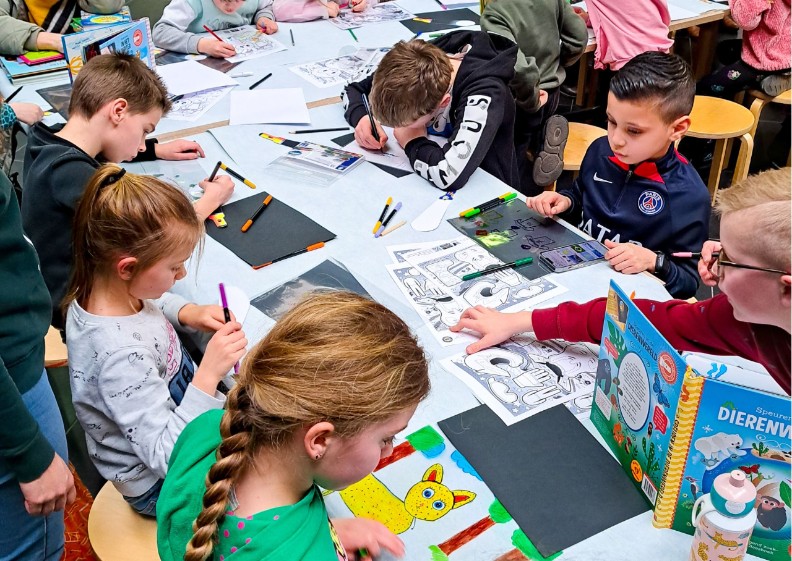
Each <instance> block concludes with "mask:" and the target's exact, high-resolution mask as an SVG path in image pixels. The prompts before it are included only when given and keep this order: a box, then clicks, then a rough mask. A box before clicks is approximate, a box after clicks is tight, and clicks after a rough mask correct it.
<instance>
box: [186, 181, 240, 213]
mask: <svg viewBox="0 0 792 561" xmlns="http://www.w3.org/2000/svg"><path fill="white" fill-rule="evenodd" d="M198 185H199V186H200V187H201V188H202V189H203V190H204V194H203V197H201V198H200V199H199V200H197V201H195V204H194V205H193V207H195V214H197V215H198V217H199V218H200V219H201V220H206V219H207V218H209V215H210V214H212V213H213V212H214V211H215V210H217V208H218V207H219V206H220V205H222V204H225V203H226V202H227V201H228V199H230V198H231V195H232V194H233V193H234V182H233V181H231V178H230V177H228V176H227V175H217V176H215V178H214V181H209V179H208V178H207V179H204V180H203V181H201V182H200V183H199V184H198Z"/></svg>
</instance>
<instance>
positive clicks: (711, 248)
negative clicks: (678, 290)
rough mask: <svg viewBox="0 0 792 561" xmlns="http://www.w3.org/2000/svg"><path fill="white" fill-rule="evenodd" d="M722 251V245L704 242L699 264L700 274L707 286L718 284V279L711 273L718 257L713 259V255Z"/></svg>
mask: <svg viewBox="0 0 792 561" xmlns="http://www.w3.org/2000/svg"><path fill="white" fill-rule="evenodd" d="M720 250H721V243H720V242H716V241H713V240H707V241H706V242H704V246H703V247H702V248H701V259H699V262H698V274H699V276H700V277H701V282H703V283H704V284H705V285H707V286H715V285H716V284H718V277H717V276H715V275H713V274H712V272H711V271H710V266H711V264H712V262H713V261H715V260H716V259H717V257H713V255H712V254H713V253H715V252H718V251H720Z"/></svg>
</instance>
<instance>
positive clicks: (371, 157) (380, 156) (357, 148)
mask: <svg viewBox="0 0 792 561" xmlns="http://www.w3.org/2000/svg"><path fill="white" fill-rule="evenodd" d="M382 128H383V130H384V131H385V134H387V135H388V142H387V143H386V144H385V147H384V148H382V149H381V150H369V149H368V148H363V147H362V146H361V145H360V144H358V143H357V140H353V141H352V142H350V143H349V144H347V145H346V146H344V150H349V151H350V152H358V153H360V154H363V155H364V156H365V158H366V161H367V162H372V163H377V164H380V165H383V166H389V167H392V168H396V169H401V170H404V171H409V172H412V171H413V168H412V165H411V164H410V158H408V157H407V154H405V153H404V148H402V147H401V146H399V143H398V142H397V141H396V137H395V136H394V135H393V129H392V128H391V127H382Z"/></svg>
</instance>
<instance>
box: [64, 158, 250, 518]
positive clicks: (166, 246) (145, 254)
mask: <svg viewBox="0 0 792 561" xmlns="http://www.w3.org/2000/svg"><path fill="white" fill-rule="evenodd" d="M73 235H74V237H73V241H72V243H73V267H72V278H71V284H70V288H69V292H68V294H67V296H66V298H65V300H64V309H67V335H66V345H67V347H68V351H69V369H70V370H71V376H70V381H71V390H72V398H73V401H74V407H75V410H76V413H77V418H78V420H79V421H80V424H81V425H82V427H83V429H84V430H85V434H86V437H87V438H86V440H87V443H88V452H89V454H90V456H91V459H92V460H93V462H94V465H95V466H96V468H97V469H98V471H99V473H100V474H101V475H102V476H103V477H104V478H105V479H107V480H108V481H112V482H113V484H114V485H115V487H116V488H117V489H118V491H119V492H120V493H121V494H122V495H123V496H124V498H125V499H126V500H127V502H129V503H130V504H131V505H132V507H133V508H134V509H135V510H137V511H138V512H140V513H142V514H147V515H149V516H154V514H155V507H156V501H157V497H158V495H159V490H160V488H161V486H162V480H163V478H164V477H165V472H166V470H167V466H168V460H169V458H170V454H171V451H172V449H173V445H174V444H175V442H176V439H177V438H178V436H179V433H180V432H181V430H182V429H183V428H184V427H185V425H186V424H187V423H188V422H189V421H191V420H192V419H194V418H195V417H197V416H198V415H200V414H201V413H203V412H205V411H207V410H209V409H219V408H221V407H222V406H223V403H224V396H223V394H222V393H219V392H218V391H217V386H218V383H219V382H220V381H221V380H222V379H223V378H224V377H225V375H226V374H227V373H228V371H229V369H230V368H231V367H232V366H233V365H234V363H236V362H237V360H239V359H240V358H241V357H242V355H243V354H244V351H245V347H246V345H247V341H246V340H245V336H244V333H243V332H242V331H241V326H240V325H239V324H238V323H236V322H229V323H228V324H224V323H223V311H222V309H221V308H220V307H219V306H197V305H195V304H190V303H188V302H186V301H185V300H184V299H182V298H180V297H177V296H176V295H174V294H170V293H168V292H167V291H168V290H169V289H170V288H171V287H172V286H173V284H174V283H175V282H176V281H177V280H179V279H181V278H183V277H184V276H185V274H186V271H185V268H184V263H185V261H187V259H188V258H189V257H190V255H192V253H193V250H194V249H195V247H196V246H197V245H199V244H200V242H201V239H202V237H203V225H202V223H201V221H200V219H199V218H198V217H197V216H196V214H195V210H194V209H193V207H192V204H190V201H189V200H187V197H186V196H185V195H184V194H183V193H182V192H181V191H180V190H179V189H177V188H176V187H174V186H172V185H169V184H167V183H165V182H163V181H160V180H158V179H156V178H153V177H149V176H143V175H135V174H131V173H126V172H125V170H124V169H122V168H120V167H119V166H117V165H115V164H107V165H104V166H102V167H101V168H99V170H97V172H96V174H95V175H94V176H93V178H92V179H91V181H90V183H89V184H88V187H87V189H86V190H85V193H84V195H83V197H82V199H81V200H80V203H79V205H78V207H77V213H76V216H75V222H74V230H73ZM155 299H159V300H158V301H157V302H154V300H155ZM174 326H176V327H179V328H181V327H192V328H196V329H201V330H204V331H217V332H216V333H215V335H214V336H213V337H212V339H211V340H210V341H209V343H208V345H207V347H206V354H205V355H204V358H203V360H202V361H201V365H200V366H199V367H198V368H197V369H196V368H195V365H194V364H193V362H192V359H191V358H190V356H189V354H187V351H186V350H185V349H184V347H182V345H181V343H180V341H179V338H178V337H177V335H176V331H175V330H174Z"/></svg>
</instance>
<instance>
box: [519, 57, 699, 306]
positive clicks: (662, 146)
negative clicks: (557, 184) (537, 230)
mask: <svg viewBox="0 0 792 561" xmlns="http://www.w3.org/2000/svg"><path fill="white" fill-rule="evenodd" d="M694 96H695V82H694V81H693V76H692V73H691V71H690V68H689V67H688V66H687V64H685V62H684V61H683V60H682V59H680V58H679V57H678V56H676V55H669V54H666V53H659V52H646V53H643V54H640V55H638V56H636V57H635V58H634V59H633V60H631V61H630V62H628V63H627V64H626V65H624V67H622V69H621V70H619V72H618V73H617V74H616V75H615V76H614V77H613V79H612V80H611V83H610V93H609V95H608V108H607V115H608V136H607V137H603V138H600V139H597V140H595V141H594V143H593V144H592V145H591V146H590V147H589V149H588V150H587V151H586V155H585V157H584V158H583V163H582V165H581V167H580V174H579V175H578V177H577V179H575V181H574V183H573V184H572V185H571V186H570V187H569V188H566V189H559V190H558V191H557V192H553V191H547V192H544V193H542V194H540V195H539V196H536V197H532V198H529V199H527V201H526V203H527V204H528V206H529V208H531V209H533V210H535V211H536V212H538V213H539V214H542V215H543V216H555V215H560V216H561V218H564V219H565V220H568V221H569V222H572V223H573V224H576V225H577V226H578V227H579V228H580V229H582V230H584V231H585V232H586V233H587V234H589V235H590V236H592V237H593V238H595V239H597V241H600V242H602V243H604V244H605V246H606V247H608V252H607V253H606V255H605V258H606V259H607V260H608V261H609V262H610V264H611V265H612V266H613V268H614V269H616V270H617V271H619V272H621V273H625V274H635V273H641V272H643V271H649V272H650V273H652V274H654V275H656V276H657V277H658V278H659V279H660V280H662V281H664V282H665V284H666V290H668V292H669V293H671V295H672V296H675V297H677V298H689V297H691V296H693V295H694V294H695V293H696V289H697V288H698V275H697V274H696V266H695V262H694V261H692V260H691V259H687V260H685V259H676V258H674V257H673V255H672V254H673V253H676V252H692V251H698V249H699V248H700V247H701V244H703V243H704V240H706V239H707V235H708V233H709V215H710V196H709V192H708V191H707V188H706V187H705V185H704V183H703V182H702V181H701V178H700V177H699V175H698V173H696V170H695V168H694V167H693V166H692V165H691V164H690V163H689V162H688V161H687V160H686V159H685V158H684V157H683V156H682V155H681V154H679V152H677V150H676V148H675V146H674V143H675V142H676V141H678V140H679V139H680V138H682V137H683V136H684V135H685V133H686V132H687V130H688V127H689V126H690V111H691V109H692V107H693V98H694Z"/></svg>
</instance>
